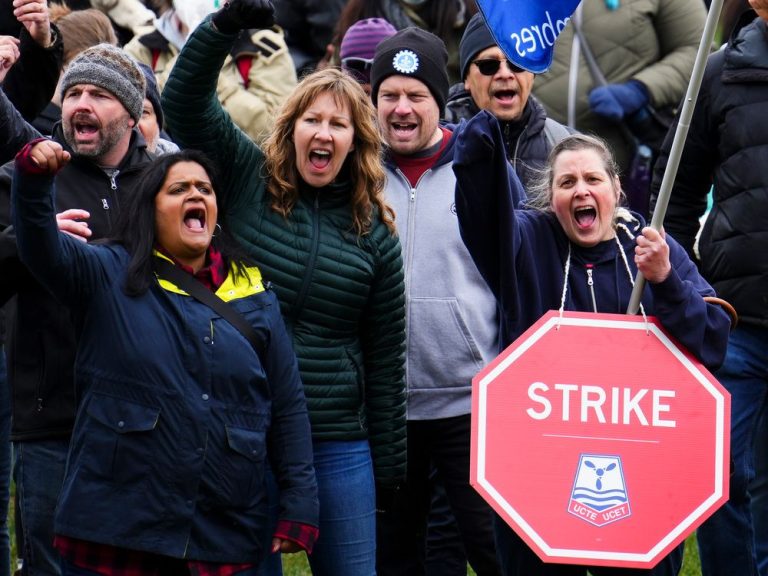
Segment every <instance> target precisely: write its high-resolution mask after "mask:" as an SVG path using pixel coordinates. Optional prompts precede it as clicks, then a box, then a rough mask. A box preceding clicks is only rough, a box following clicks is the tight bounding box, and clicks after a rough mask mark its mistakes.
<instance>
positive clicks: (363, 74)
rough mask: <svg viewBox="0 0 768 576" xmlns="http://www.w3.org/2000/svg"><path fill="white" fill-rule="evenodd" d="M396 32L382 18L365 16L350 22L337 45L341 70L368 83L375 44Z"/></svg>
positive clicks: (363, 82)
mask: <svg viewBox="0 0 768 576" xmlns="http://www.w3.org/2000/svg"><path fill="white" fill-rule="evenodd" d="M396 33H397V29H396V28H395V27H394V26H392V24H390V23H389V22H387V21H386V20H385V19H384V18H365V19H364V20H358V21H357V22H355V23H354V24H352V26H350V27H349V28H348V29H347V32H346V34H344V38H342V39H341V46H340V47H339V58H340V60H341V68H342V70H344V71H345V72H348V73H350V74H351V75H352V76H354V78H355V80H357V81H358V82H360V83H361V84H368V83H370V81H371V64H372V63H373V55H374V54H375V53H376V46H378V45H379V42H381V41H382V40H386V39H387V38H389V37H390V36H394V35H395V34H396ZM348 59H349V60H348Z"/></svg>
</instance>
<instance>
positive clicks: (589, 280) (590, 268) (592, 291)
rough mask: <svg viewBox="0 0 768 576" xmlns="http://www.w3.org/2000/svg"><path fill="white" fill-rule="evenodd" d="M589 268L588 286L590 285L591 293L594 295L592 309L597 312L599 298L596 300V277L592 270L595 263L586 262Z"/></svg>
mask: <svg viewBox="0 0 768 576" xmlns="http://www.w3.org/2000/svg"><path fill="white" fill-rule="evenodd" d="M586 268H587V286H588V287H589V294H590V296H592V310H593V311H594V312H597V300H595V279H594V278H593V277H592V270H593V269H594V265H592V264H586Z"/></svg>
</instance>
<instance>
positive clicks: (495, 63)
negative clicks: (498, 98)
mask: <svg viewBox="0 0 768 576" xmlns="http://www.w3.org/2000/svg"><path fill="white" fill-rule="evenodd" d="M502 62H506V63H507V69H508V70H509V71H510V72H513V73H515V74H519V73H520V72H525V70H523V69H522V68H520V66H515V65H514V64H512V61H511V60H509V59H506V60H496V58H483V59H481V60H473V61H472V64H475V65H476V66H477V69H478V70H480V74H482V75H483V76H493V75H494V74H496V72H498V71H499V68H501V63H502Z"/></svg>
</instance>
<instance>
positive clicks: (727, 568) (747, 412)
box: [697, 326, 768, 576]
mask: <svg viewBox="0 0 768 576" xmlns="http://www.w3.org/2000/svg"><path fill="white" fill-rule="evenodd" d="M715 376H716V377H717V379H718V380H719V381H720V383H721V384H722V385H723V386H724V387H725V388H726V389H727V390H728V391H729V392H730V393H731V461H732V465H733V468H732V471H731V485H730V494H729V499H728V502H726V503H725V504H724V505H723V506H722V507H721V508H720V509H719V510H717V511H716V512H715V513H714V514H713V515H712V516H710V518H709V519H708V520H707V521H706V522H704V524H702V525H701V526H699V529H698V531H697V540H698V544H699V555H700V557H701V573H702V574H703V576H721V575H724V574H726V575H729V574H738V575H739V576H753V575H755V574H758V573H759V574H761V575H767V574H768V565H767V564H768V558H766V552H767V550H766V549H767V548H768V532H765V530H764V529H763V530H761V532H756V531H755V529H754V523H753V517H752V509H751V507H752V498H751V495H750V492H749V490H748V488H749V487H750V486H751V487H753V488H757V490H758V491H759V493H758V497H757V502H758V503H761V504H760V506H761V508H763V510H762V511H761V512H760V514H761V518H760V523H761V524H762V525H763V527H765V519H766V512H765V510H764V509H765V507H766V489H767V486H766V478H765V477H761V478H758V479H757V480H756V478H755V452H754V448H755V444H756V441H757V440H756V436H757V435H758V430H759V427H758V425H759V424H760V422H761V416H762V414H763V413H764V412H765V406H766V402H767V401H768V329H766V328H758V327H755V326H740V327H738V328H737V329H736V330H734V331H733V332H732V333H731V336H730V338H729V340H728V353H727V355H726V358H725V363H724V364H723V366H722V368H720V369H719V370H718V371H717V372H716V373H715ZM760 433H761V434H763V435H764V434H765V430H764V429H763V431H762V432H760ZM758 444H760V445H762V446H763V447H764V446H765V438H760V440H759V441H758ZM761 456H762V457H763V458H765V455H764V454H762V455H761ZM763 463H764V461H763ZM762 473H763V474H765V473H766V472H765V470H763V472H762ZM758 554H759V556H758ZM758 566H760V567H761V571H760V572H758V570H757V567H758Z"/></svg>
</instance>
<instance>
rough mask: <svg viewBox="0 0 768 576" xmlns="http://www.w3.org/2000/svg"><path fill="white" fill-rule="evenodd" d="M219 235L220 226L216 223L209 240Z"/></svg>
mask: <svg viewBox="0 0 768 576" xmlns="http://www.w3.org/2000/svg"><path fill="white" fill-rule="evenodd" d="M219 234H221V224H219V223H218V222H216V226H215V227H214V232H213V234H211V238H216V237H217V236H218V235H219Z"/></svg>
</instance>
